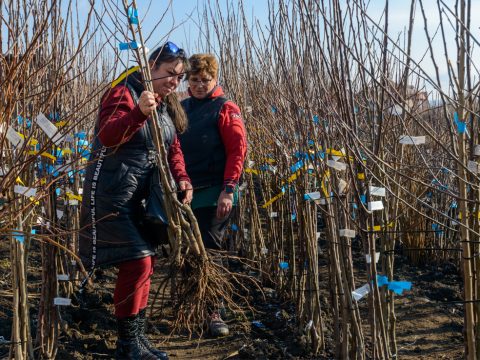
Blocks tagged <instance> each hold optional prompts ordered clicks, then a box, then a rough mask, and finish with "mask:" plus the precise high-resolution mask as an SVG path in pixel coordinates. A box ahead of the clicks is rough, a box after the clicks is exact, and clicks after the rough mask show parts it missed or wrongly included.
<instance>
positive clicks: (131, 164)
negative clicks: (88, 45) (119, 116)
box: [79, 73, 176, 271]
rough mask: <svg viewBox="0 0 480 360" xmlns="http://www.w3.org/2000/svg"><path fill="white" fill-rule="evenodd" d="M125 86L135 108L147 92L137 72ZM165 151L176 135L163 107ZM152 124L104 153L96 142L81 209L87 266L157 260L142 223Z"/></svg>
mask: <svg viewBox="0 0 480 360" xmlns="http://www.w3.org/2000/svg"><path fill="white" fill-rule="evenodd" d="M125 85H126V86H127V88H128V91H130V93H131V95H132V97H133V99H134V102H135V104H136V103H137V102H138V98H139V96H140V94H141V92H142V91H143V86H142V85H141V82H140V81H139V75H138V73H135V74H133V76H129V77H128V79H127V82H124V83H122V84H121V85H117V86H125ZM157 111H158V115H159V122H160V128H161V129H162V130H163V137H164V145H165V147H166V149H167V152H168V149H169V147H170V146H171V144H172V143H173V141H174V139H175V136H176V131H175V126H174V125H173V122H172V120H171V119H170V117H169V115H168V113H167V111H166V109H165V106H163V107H160V108H159V109H157ZM150 121H152V120H151V119H149V120H147V121H146V122H145V125H144V126H143V127H142V128H140V129H139V130H138V131H137V132H136V133H135V134H134V135H133V136H132V137H131V139H130V140H129V141H127V142H126V143H123V144H121V145H120V146H118V147H111V148H106V147H104V146H103V145H102V144H101V142H100V140H99V139H98V137H97V134H98V121H97V124H96V126H95V140H94V143H93V149H92V154H91V157H90V162H89V166H88V168H87V172H86V176H85V181H84V188H83V201H82V209H81V219H80V225H81V231H80V241H79V243H80V246H79V250H80V257H81V259H82V262H83V263H84V266H85V267H86V269H87V271H88V269H92V268H94V267H97V266H102V265H109V264H115V263H118V262H122V261H127V260H133V259H139V258H142V257H145V256H150V255H153V254H154V253H155V252H154V245H153V243H152V239H153V237H152V236H153V235H152V234H149V233H148V231H146V228H145V227H144V226H143V223H142V216H143V214H144V208H143V203H144V200H145V199H146V198H147V197H148V194H149V189H150V181H151V179H152V174H153V171H154V170H155V171H157V170H156V169H155V166H156V165H155V164H154V163H153V162H152V160H153V158H154V157H153V156H152V151H153V143H152V142H151V140H150V139H151V137H150V136H151V135H150V129H149V128H148V124H149V122H150Z"/></svg>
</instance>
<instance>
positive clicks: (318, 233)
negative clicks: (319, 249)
mask: <svg viewBox="0 0 480 360" xmlns="http://www.w3.org/2000/svg"><path fill="white" fill-rule="evenodd" d="M318 239H320V231H317V240H318Z"/></svg>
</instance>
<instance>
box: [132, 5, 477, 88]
mask: <svg viewBox="0 0 480 360" xmlns="http://www.w3.org/2000/svg"><path fill="white" fill-rule="evenodd" d="M348 1H349V2H350V3H352V2H353V0H348ZM346 2H347V0H344V2H343V5H344V6H345V3H346ZM385 2H386V1H385V0H370V3H369V5H368V15H369V16H370V17H371V18H372V20H373V21H374V22H375V23H377V24H379V25H383V18H382V16H383V13H384V8H385ZM140 3H143V5H145V3H146V2H144V1H139V12H140V13H142V10H144V9H142V7H141V5H140ZM155 3H160V1H159V2H157V1H155ZM161 3H163V4H167V2H166V1H162V2H161ZM209 3H210V4H211V5H212V6H213V7H216V6H219V7H220V9H222V10H223V11H225V9H226V6H227V3H228V1H226V0H218V1H215V0H211V1H208V0H198V1H197V0H193V1H192V0H187V1H186V0H173V1H172V7H171V16H170V17H169V19H168V21H165V22H164V23H163V24H162V28H159V33H161V34H166V33H168V31H169V29H170V28H171V27H172V26H171V25H172V22H170V21H171V20H172V19H175V23H176V24H180V23H181V25H180V26H179V27H178V28H176V29H174V30H173V31H172V32H171V34H170V36H169V39H171V40H172V41H174V42H175V43H178V44H179V45H181V46H183V47H185V48H186V49H187V51H188V52H189V53H193V52H197V51H201V50H203V49H199V48H198V46H196V44H197V42H198V39H199V34H201V33H202V31H203V29H204V28H205V23H204V20H202V19H201V14H202V10H201V9H203V8H204V6H205V4H209ZM233 3H234V4H235V3H237V2H233ZM410 3H411V2H410V1H409V0H390V1H389V36H390V37H391V38H392V39H397V38H402V36H403V35H401V34H405V33H406V31H407V29H408V23H409V17H410ZM243 5H244V8H245V10H246V14H247V15H248V16H250V19H253V18H255V19H258V20H259V21H260V23H262V24H267V20H268V1H267V0H256V1H252V0H244V1H243ZM423 5H424V9H425V13H426V17H427V23H428V29H429V32H430V36H431V37H432V39H433V40H432V44H433V48H434V54H435V59H436V60H437V64H438V66H439V72H440V78H441V82H442V87H443V88H447V87H448V86H447V84H448V69H447V60H446V59H445V55H444V47H443V41H442V38H441V36H440V35H441V34H440V31H439V28H438V26H439V20H440V15H439V11H438V7H437V0H423ZM454 5H455V0H443V6H442V9H443V11H444V14H445V15H444V17H443V21H444V29H445V36H446V45H447V48H448V54H449V56H450V58H449V60H450V61H451V62H452V65H453V66H455V62H456V44H455V35H456V31H455V29H454V28H453V25H452V24H453V21H454V17H453V15H452V14H450V13H449V12H448V9H449V8H450V9H452V10H453V9H454ZM471 6H472V14H473V16H472V19H471V31H472V35H473V37H475V38H476V39H479V40H480V17H479V16H477V14H479V13H480V0H472V5H471ZM252 14H253V16H252ZM154 22H155V16H153V12H152V11H150V12H149V13H148V15H147V16H146V17H145V20H144V27H145V28H146V29H147V28H149V27H152V24H153V23H154ZM424 26H425V23H424V19H423V16H422V13H421V11H420V6H419V5H418V1H417V6H416V15H415V23H414V32H413V34H414V35H413V46H412V58H413V59H414V60H415V61H416V62H417V63H418V64H419V65H420V66H421V67H422V68H423V69H424V70H425V71H426V72H427V74H428V75H429V76H431V77H433V78H434V77H435V68H434V65H433V63H432V61H431V58H430V54H429V52H428V43H427V38H426V35H425V31H424ZM435 34H436V35H435ZM152 40H153V39H152ZM151 42H152V43H153V41H151ZM475 48H478V46H475ZM475 51H476V54H478V51H477V50H475ZM476 58H480V57H479V56H475V57H474V60H475V59H476ZM474 74H475V75H477V74H478V72H477V71H474ZM476 79H478V76H476Z"/></svg>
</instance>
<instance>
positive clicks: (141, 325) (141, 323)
mask: <svg viewBox="0 0 480 360" xmlns="http://www.w3.org/2000/svg"><path fill="white" fill-rule="evenodd" d="M146 313H147V309H142V310H140V312H139V313H138V318H137V327H138V339H139V341H140V343H141V344H142V345H143V346H145V347H146V348H147V349H148V350H149V351H150V352H151V353H153V354H155V355H156V356H157V357H158V358H159V359H161V360H168V355H167V353H166V352H164V351H160V350H158V349H155V347H154V346H153V345H152V343H151V342H150V341H149V340H148V338H147V336H146V335H145V327H146V326H145V321H146V318H145V315H146Z"/></svg>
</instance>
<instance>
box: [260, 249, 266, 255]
mask: <svg viewBox="0 0 480 360" xmlns="http://www.w3.org/2000/svg"><path fill="white" fill-rule="evenodd" d="M260 252H261V253H262V255H267V254H268V249H267V248H262V249H261V250H260Z"/></svg>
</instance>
